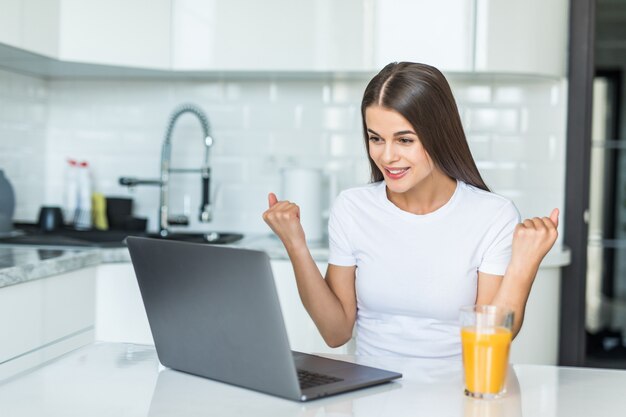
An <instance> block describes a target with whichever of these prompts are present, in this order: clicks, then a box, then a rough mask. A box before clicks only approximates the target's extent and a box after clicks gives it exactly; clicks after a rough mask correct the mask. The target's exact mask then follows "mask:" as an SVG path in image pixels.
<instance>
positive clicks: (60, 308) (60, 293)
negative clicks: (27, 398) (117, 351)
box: [0, 268, 95, 379]
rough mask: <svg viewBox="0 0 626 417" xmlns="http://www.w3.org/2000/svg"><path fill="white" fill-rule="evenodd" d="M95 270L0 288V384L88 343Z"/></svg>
mask: <svg viewBox="0 0 626 417" xmlns="http://www.w3.org/2000/svg"><path fill="white" fill-rule="evenodd" d="M94 282H95V269H94V268H84V269H80V270H77V271H72V272H67V273H63V274H60V275H57V276H51V277H46V278H43V279H38V280H34V281H28V282H24V283H21V284H16V285H12V286H9V287H5V288H0V334H1V335H2V343H0V379H2V378H6V377H9V376H11V375H15V374H16V373H18V372H21V371H23V370H25V369H28V368H32V367H34V366H37V365H39V364H41V363H43V362H46V361H49V360H51V359H54V358H55V357H58V356H60V355H63V354H64V353H67V352H69V351H71V350H73V349H76V348H78V347H80V346H84V345H86V344H89V343H91V342H93V338H94V333H93V329H94V309H93V306H94V299H95V285H94Z"/></svg>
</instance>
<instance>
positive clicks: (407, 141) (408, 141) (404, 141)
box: [399, 138, 414, 144]
mask: <svg viewBox="0 0 626 417" xmlns="http://www.w3.org/2000/svg"><path fill="white" fill-rule="evenodd" d="M399 141H400V143H407V144H408V143H413V142H414V141H413V139H411V138H400V139H399Z"/></svg>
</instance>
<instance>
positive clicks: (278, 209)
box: [263, 193, 306, 248]
mask: <svg viewBox="0 0 626 417" xmlns="http://www.w3.org/2000/svg"><path fill="white" fill-rule="evenodd" d="M267 197H268V203H269V208H268V209H267V210H266V211H265V212H264V213H263V220H264V221H265V223H267V225H268V226H269V227H270V228H271V229H272V230H273V231H274V233H276V235H277V236H278V237H279V238H280V240H281V241H282V242H283V244H284V245H285V247H287V248H289V247H290V246H291V247H293V246H297V245H302V244H306V238H305V236H304V230H303V229H302V224H300V207H298V206H297V205H296V204H294V203H292V202H290V201H278V198H277V197H276V194H274V193H269V195H268V196H267Z"/></svg>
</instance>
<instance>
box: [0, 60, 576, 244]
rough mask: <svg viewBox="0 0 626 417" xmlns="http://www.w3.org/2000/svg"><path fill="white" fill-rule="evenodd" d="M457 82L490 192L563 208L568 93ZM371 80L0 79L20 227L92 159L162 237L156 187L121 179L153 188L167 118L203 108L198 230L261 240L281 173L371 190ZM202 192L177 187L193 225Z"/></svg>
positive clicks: (181, 132) (539, 211) (196, 151)
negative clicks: (207, 191) (209, 139)
mask: <svg viewBox="0 0 626 417" xmlns="http://www.w3.org/2000/svg"><path fill="white" fill-rule="evenodd" d="M450 79H451V84H452V86H453V90H454V93H455V96H456V98H457V101H458V105H459V108H460V111H461V117H462V120H463V123H464V126H465V128H466V132H467V135H468V140H469V142H470V147H471V148H472V151H473V153H474V157H475V159H476V161H477V164H478V166H479V169H480V170H481V172H482V174H483V176H484V178H485V180H486V182H487V184H488V185H489V186H490V187H491V188H492V189H493V190H494V191H496V192H498V193H501V194H503V195H506V196H507V197H509V198H512V199H513V200H514V201H515V202H516V204H517V206H518V208H519V209H520V211H521V212H522V215H523V216H530V215H533V216H534V215H547V213H548V212H549V210H550V209H551V208H552V207H556V206H560V207H563V201H564V197H563V196H564V172H565V111H566V100H565V98H566V97H565V94H566V84H565V82H564V81H560V80H551V79H539V78H526V79H523V78H511V77H498V76H488V77H486V76H481V77H479V78H476V77H472V76H467V75H463V76H458V75H457V76H454V75H453V76H451V77H450ZM367 81H368V80H367V79H366V78H359V79H348V80H331V79H328V80H281V79H275V80H272V81H270V80H267V79H257V80H241V79H239V80H238V79H228V78H224V79H222V80H218V81H137V80H131V81H119V80H81V81H64V80H54V81H42V80H39V79H36V78H31V77H24V76H18V75H15V74H11V73H8V72H3V71H0V106H2V109H3V110H4V109H9V110H10V111H9V112H5V111H2V112H0V137H2V141H1V142H0V147H1V148H0V149H2V153H1V154H0V167H2V168H4V169H5V170H6V171H7V175H8V176H9V178H10V179H11V180H12V181H13V183H14V184H15V185H16V189H17V192H18V203H19V204H18V207H17V211H16V218H17V219H21V220H34V218H35V216H36V208H37V207H38V206H39V205H40V204H44V203H45V204H60V203H61V201H62V191H63V170H64V160H65V159H66V158H68V157H73V158H78V159H81V160H82V159H84V160H88V161H89V163H90V164H91V166H92V170H93V178H94V184H95V189H96V191H100V192H103V193H104V194H106V195H122V196H124V195H130V196H132V197H133V198H135V200H136V202H137V204H136V214H137V215H142V216H148V217H149V218H150V223H149V224H150V227H151V228H155V227H156V210H157V205H158V189H157V188H156V187H138V188H136V189H135V190H134V191H133V192H129V191H128V190H127V189H126V188H123V187H120V186H118V185H117V179H118V177H120V176H139V177H154V178H156V177H157V176H158V174H159V161H160V147H161V142H162V140H163V136H164V133H165V127H166V124H167V120H168V117H169V114H170V112H171V111H172V109H173V108H174V107H175V106H177V105H178V104H180V103H182V102H187V101H190V102H195V103H197V104H198V105H200V106H201V107H202V108H204V110H205V111H206V112H207V114H208V116H209V119H210V121H211V124H212V126H213V136H214V138H215V146H214V147H213V149H212V165H213V174H214V180H215V181H214V184H215V185H217V189H218V192H217V206H216V210H215V220H214V222H213V223H212V224H210V225H208V226H198V225H193V226H192V227H193V228H199V227H205V228H213V229H218V230H219V229H221V230H240V231H244V232H265V231H267V230H269V229H267V228H266V226H265V225H264V223H263V222H262V220H261V218H260V214H261V212H262V211H263V210H264V209H265V204H266V194H267V192H268V191H278V190H279V189H280V180H279V169H280V168H281V167H283V166H287V165H304V166H314V167H320V168H324V169H325V170H327V171H332V172H334V173H336V174H338V178H339V187H340V188H346V187H349V186H353V185H356V184H362V183H365V182H367V180H368V165H367V162H366V159H365V151H364V145H363V139H362V134H361V131H360V111H359V106H360V100H361V95H362V92H363V89H364V88H365V85H366V83H367ZM16 85H18V86H20V87H15V86H16ZM31 120H32V121H34V123H33V124H31V123H30V121H31ZM200 132H201V131H200V127H199V124H198V123H197V121H196V120H194V119H193V116H191V115H184V116H183V117H181V119H180V120H179V123H178V125H177V127H176V129H175V133H174V137H173V148H174V156H173V159H174V160H173V165H176V166H185V167H191V166H198V165H199V164H200V161H201V158H202V147H201V134H200ZM7 139H8V142H7ZM44 155H45V158H44ZM44 161H45V162H44ZM44 167H45V168H44ZM44 181H45V187H44V184H43V182H44ZM199 184H200V180H199V178H198V177H195V176H190V177H188V178H185V177H178V178H175V179H174V180H173V194H172V203H171V205H172V207H173V211H174V212H178V211H182V210H183V199H184V197H183V196H184V195H185V194H188V195H189V197H190V198H191V199H192V202H191V215H192V219H195V217H196V213H197V208H198V206H199V203H198V198H199V190H200V186H199ZM44 190H45V193H44V192H43V191H44Z"/></svg>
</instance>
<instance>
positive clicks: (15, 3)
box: [0, 0, 61, 58]
mask: <svg viewBox="0 0 626 417" xmlns="http://www.w3.org/2000/svg"><path fill="white" fill-rule="evenodd" d="M60 1H61V0H0V42H1V43H4V44H7V45H11V46H14V47H17V48H21V49H25V50H27V51H30V52H35V53H38V54H42V55H47V56H50V57H55V58H56V57H57V54H58V49H59V36H58V33H59V12H60Z"/></svg>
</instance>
